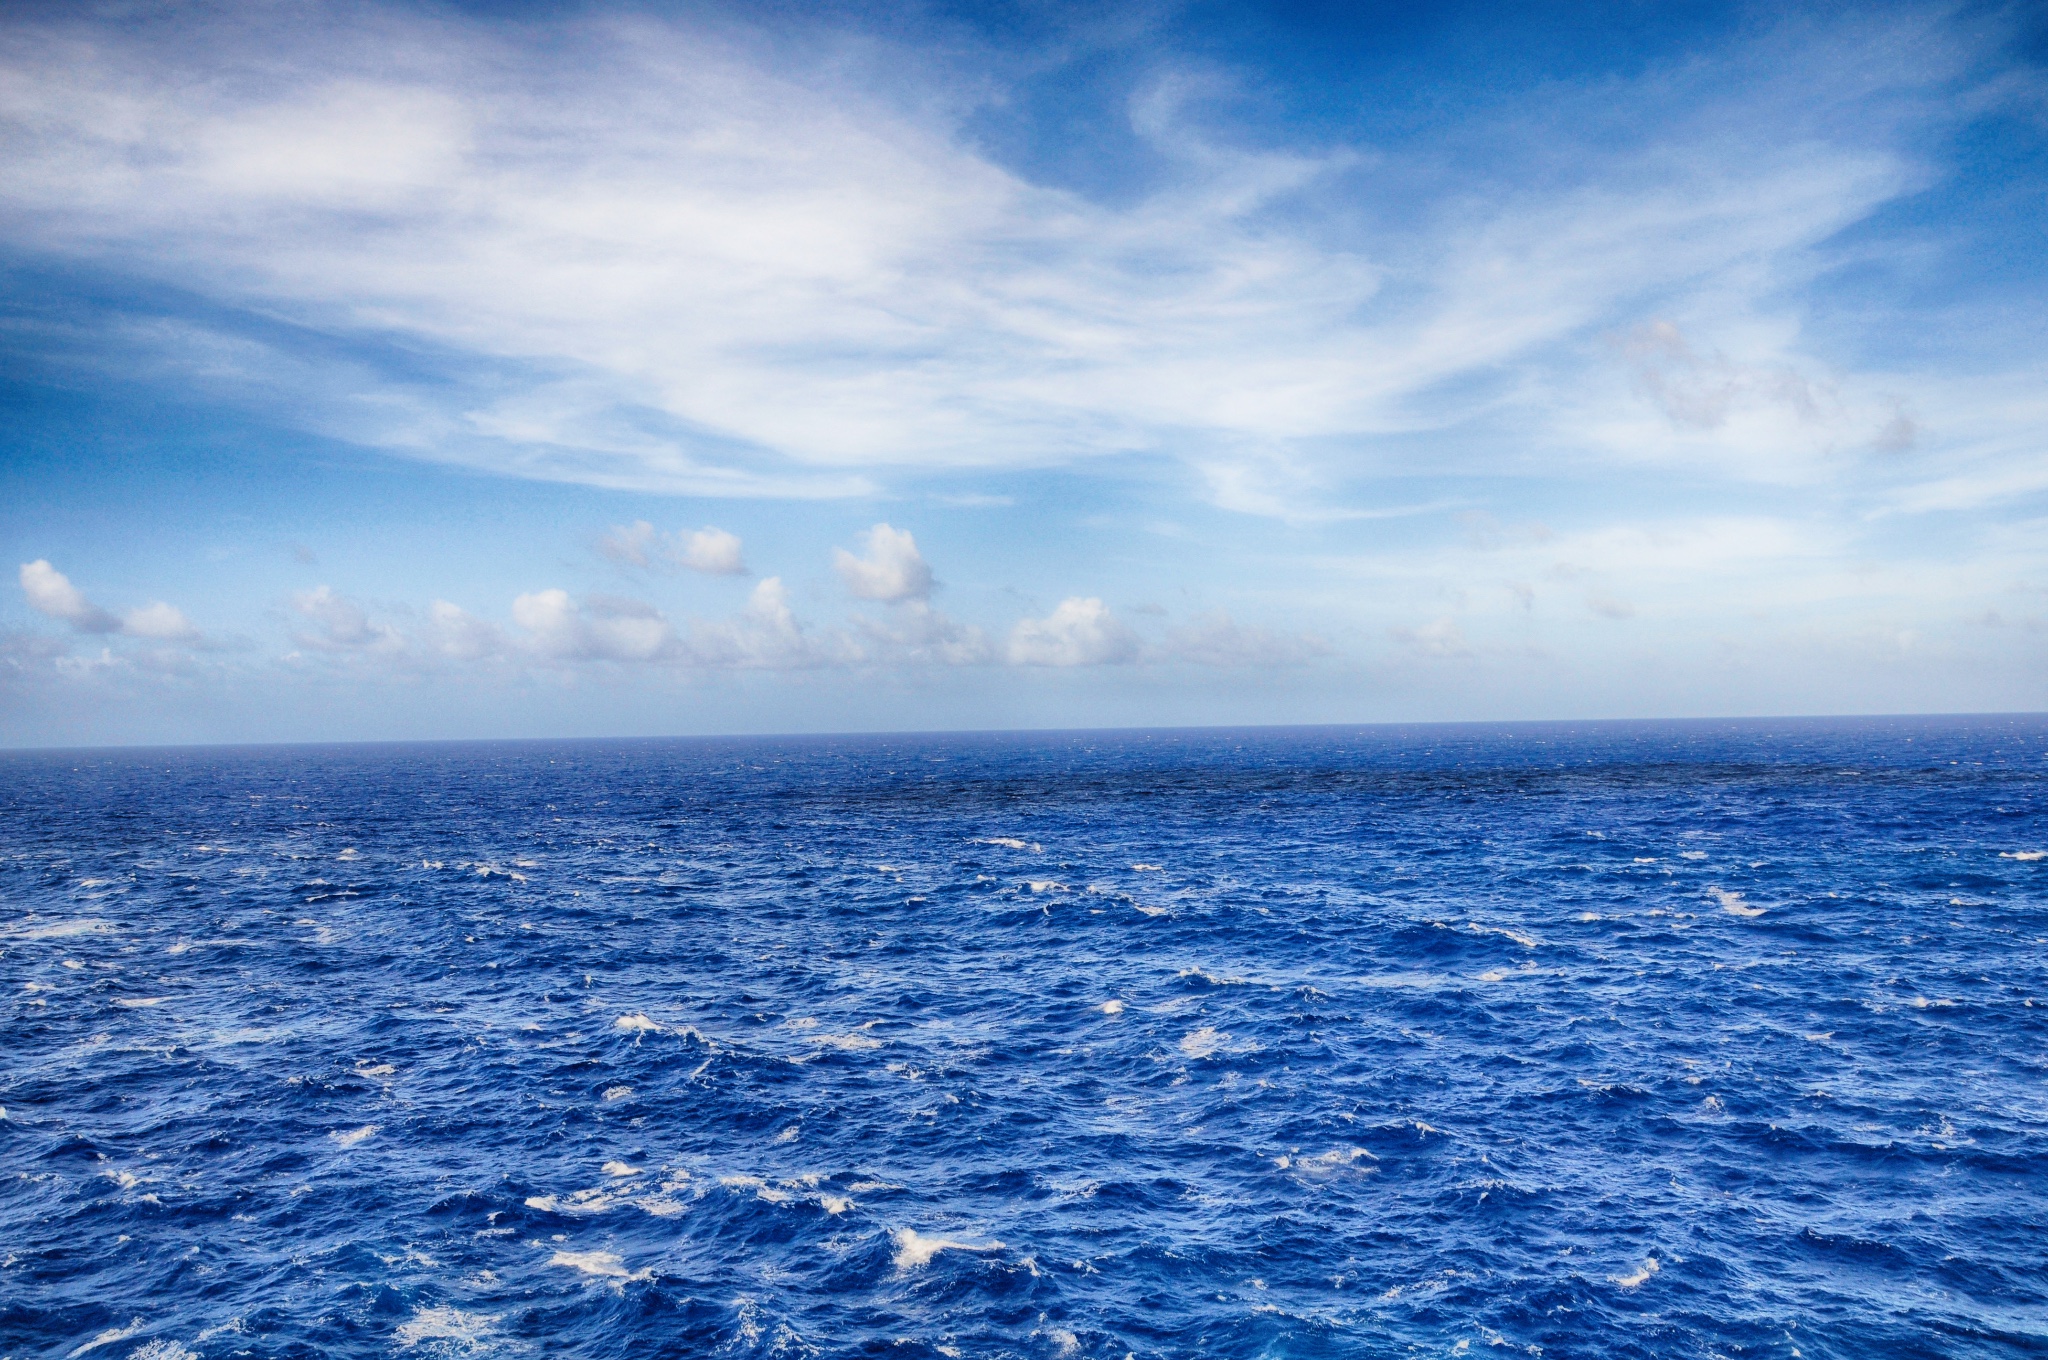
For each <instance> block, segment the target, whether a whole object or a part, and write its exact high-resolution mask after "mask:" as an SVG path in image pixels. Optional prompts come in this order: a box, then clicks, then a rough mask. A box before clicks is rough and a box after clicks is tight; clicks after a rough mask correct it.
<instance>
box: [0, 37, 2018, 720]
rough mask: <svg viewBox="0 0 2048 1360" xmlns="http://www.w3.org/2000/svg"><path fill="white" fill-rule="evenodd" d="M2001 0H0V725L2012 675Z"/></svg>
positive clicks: (1369, 704) (2009, 91)
mask: <svg viewBox="0 0 2048 1360" xmlns="http://www.w3.org/2000/svg"><path fill="white" fill-rule="evenodd" d="M2044 223H2048V19H2044V18H2043V17H2042V14H2041V12H2040V11H2039V10H2038V9H2037V8H2034V7H2031V6H2028V5H2025V4H2016V5H2010V6H2000V5H1996V4H1989V5H1987V4H1960V5H1959V4H1946V5H1886V4H1858V5H1848V4H1843V5H1805V6H1802V5H1796V4H1794V5H1786V4H1782V3H1781V4H1771V5H1756V6H1745V5H1731V4H1722V5H1706V4H1687V3H1654V4H1653V3H1627V2H1621V3H1608V2H1605V0H1585V2H1583V3H1570V4H1544V3H1534V4H1529V3H1520V4H1514V5H1508V4H1504V3H1498V4H1443V5H1436V6H1429V5H1421V6H1418V5H1411V4H1402V5H1395V4H1375V3H1362V4H1361V3H1352V4H1337V3H1327V4H1322V3H1300V4H1278V3H1270V4H1253V3H1236V4H1231V3H1185V4H1182V3H1169V2H1167V0H1160V2H1159V3H1143V2H1142V0H1140V2H1137V3H1131V4H1127V5H1115V6H1101V5H1064V4H1058V3H1051V2H1050V0H1047V2H1046V3H1021V2H1020V3H990V4H980V5H970V4H939V3H927V4H919V3H915V2H914V0H912V2H910V3H892V4H888V5H862V4H852V3H836V2H832V0H828V2H827V3H822V4H819V3H805V4H796V3H787V4H783V3H773V2H770V3H752V4H745V5H719V4H682V5H659V4H645V5H618V4H586V5H540V4H498V5H488V6H487V5H481V4H458V3H446V4H431V5H430V4H411V5H379V4H349V5H336V4H325V3H317V2H305V3H302V2H301V0H252V2H250V3H222V4H192V5H181V4H154V3H153V4H129V3H116V4H104V5H91V4H83V5H81V4H75V3H65V4H34V3H17V4H14V5H10V6H8V7H6V8H5V9H4V10H0V548H4V551H5V552H6V553H7V554H10V555H9V556H7V557H6V559H5V561H4V563H0V567H4V568H5V569H6V571H7V572H8V574H9V575H10V576H11V578H12V579H9V580H4V581H0V746H65V745H89V744H106V743H114V744H131V743H184V742H239V741H325V740H364V739H423V738H483V737H538V736H607V735H657V734H694V733H737V732H805V731H859V730H888V731H901V730H930V729H991V728H1039V727H1062V728H1073V727H1100V726H1180V725H1204V724H1258V723H1353V722H1376V721H1417V720H1449V721H1455V720H1524V719H1541V718H1599V717H1683V716H1712V715H1763V714H1800V713H1843V714H1847V713H1899V712H2011V711H2038V710H2041V709H2044V708H2048V664H2044V663H2048V326H2044V324H2043V318H2044V317H2048V229H2044Z"/></svg>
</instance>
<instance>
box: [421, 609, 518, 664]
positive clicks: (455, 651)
mask: <svg viewBox="0 0 2048 1360" xmlns="http://www.w3.org/2000/svg"><path fill="white" fill-rule="evenodd" d="M427 641H428V643H429V644H430V645H431V646H432V647H433V649H434V650H435V651H437V652H439V653H440V654H441V655H443V656H445V657H448V658H450V659H451V660H455V661H477V660H481V659H482V658H484V657H488V656H496V655H498V654H499V653H501V652H502V651H503V650H504V648H505V635H504V633H503V631H501V630H500V629H499V628H498V626H497V625H496V624H494V623H491V622H489V621H487V620H485V619H480V618H478V617H477V616H476V615H474V614H472V613H470V612H469V611H468V610H466V609H463V608H462V607H461V606H460V605H455V604H450V603H449V602H448V601H446V600H436V601H434V603H433V604H432V605H431V606H430V607H429V608H428V610H427Z"/></svg>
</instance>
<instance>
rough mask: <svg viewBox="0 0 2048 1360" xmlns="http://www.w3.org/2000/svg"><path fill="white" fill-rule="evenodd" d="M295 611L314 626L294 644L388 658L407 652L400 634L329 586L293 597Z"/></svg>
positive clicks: (299, 636)
mask: <svg viewBox="0 0 2048 1360" xmlns="http://www.w3.org/2000/svg"><path fill="white" fill-rule="evenodd" d="M292 608H293V609H295V610H297V611H298V613H299V614H300V615H301V616H302V617H304V618H305V619H306V620H307V621H308V622H310V623H311V624H312V625H313V631H311V632H298V633H294V634H293V635H292V641H294V642H296V643H297V644H298V645H299V646H301V647H310V648H312V649H313V650H314V651H319V652H363V653H373V654H382V655H389V654H392V653H395V652H398V651H401V650H403V649H404V646H405V639H404V638H403V637H402V636H400V634H399V632H398V630H397V629H396V628H393V627H392V626H391V625H389V624H386V623H378V622H375V621H374V620H372V619H371V618H370V616H369V615H368V614H367V613H366V612H365V611H364V609H363V607H362V606H361V605H359V604H357V603H356V602H355V601H354V600H351V599H349V598H348V597H347V596H345V595H337V594H335V593H334V591H333V589H332V588H331V587H328V586H315V587H314V588H313V589H311V590H302V591H299V592H298V593H297V594H295V595H293V596H292Z"/></svg>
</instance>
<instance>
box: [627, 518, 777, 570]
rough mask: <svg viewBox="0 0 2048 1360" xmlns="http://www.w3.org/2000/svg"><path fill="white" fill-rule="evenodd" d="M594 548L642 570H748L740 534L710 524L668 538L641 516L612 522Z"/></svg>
mask: <svg viewBox="0 0 2048 1360" xmlns="http://www.w3.org/2000/svg"><path fill="white" fill-rule="evenodd" d="M597 550H598V551H599V552H601V553H603V554H604V555H605V556H606V557H608V558H610V559H611V560H612V561H614V562H617V563H620V564H621V565H623V566H629V567H640V568H642V569H646V568H651V567H662V566H677V567H687V568H689V569H690V570H691V571H701V572H704V573H705V574H706V575H709V576H744V575H746V571H747V564H746V560H745V558H744V556H743V555H742V554H741V551H740V537H739V535H738V534H733V533H727V532H726V531H725V530H723V529H719V528H715V527H712V526H710V525H707V526H705V527H704V528H702V529H698V530H696V531H695V532H692V533H680V532H679V533H677V534H675V535H674V536H673V537H670V536H668V535H665V534H663V533H662V532H661V531H660V530H659V529H656V528H655V527H654V526H653V525H652V524H649V523H648V522H647V521H646V520H644V519H641V520H635V521H633V522H632V523H631V524H615V525H613V526H612V527H611V528H610V529H607V530H606V531H605V533H604V536H603V537H601V538H600V539H598V541H597Z"/></svg>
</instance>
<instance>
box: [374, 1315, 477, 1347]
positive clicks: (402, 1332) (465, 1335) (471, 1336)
mask: <svg viewBox="0 0 2048 1360" xmlns="http://www.w3.org/2000/svg"><path fill="white" fill-rule="evenodd" d="M497 1320H498V1319H497V1317H496V1316H495V1315H493V1314H489V1313H465V1312H463V1311H462V1310H461V1309H460V1308H421V1309H419V1310H418V1311H417V1312H415V1313H414V1314H413V1315H412V1317H411V1319H410V1320H409V1321H406V1322H401V1323H400V1324H398V1330H397V1331H395V1332H393V1333H392V1336H393V1337H394V1338H395V1339H396V1340H397V1342H398V1344H399V1345H401V1346H417V1345H419V1344H420V1342H422V1341H453V1342H456V1343H458V1344H460V1345H464V1346H470V1347H474V1346H476V1345H477V1344H478V1343H479V1342H481V1341H482V1340H483V1338H484V1337H485V1335H486V1334H487V1333H489V1332H490V1330H491V1327H492V1325H493V1324H495V1323H496V1322H497Z"/></svg>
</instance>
